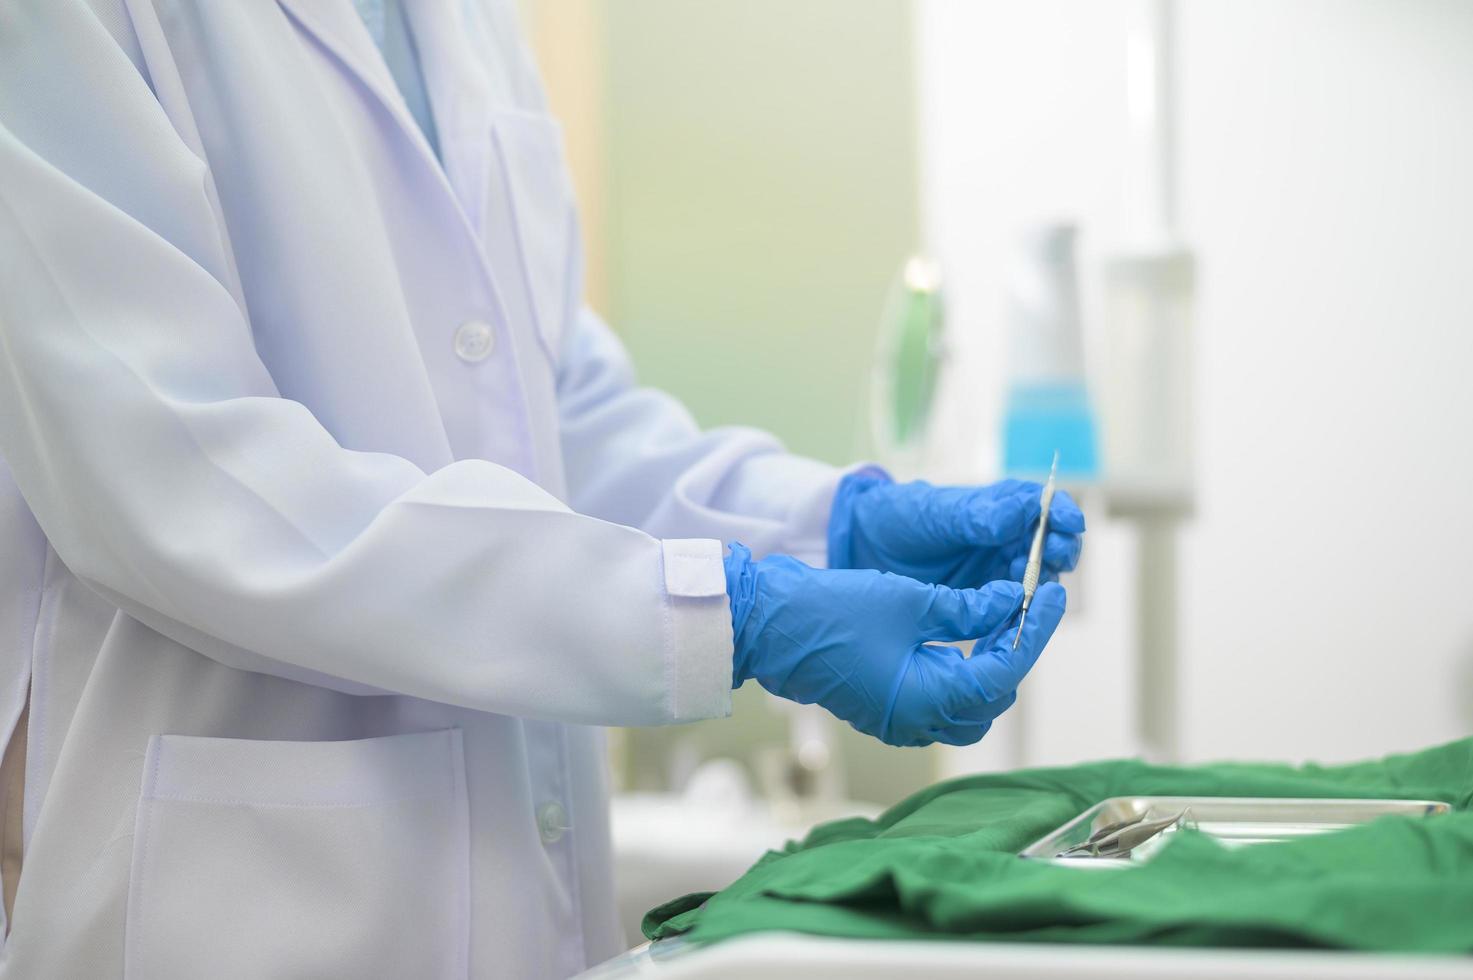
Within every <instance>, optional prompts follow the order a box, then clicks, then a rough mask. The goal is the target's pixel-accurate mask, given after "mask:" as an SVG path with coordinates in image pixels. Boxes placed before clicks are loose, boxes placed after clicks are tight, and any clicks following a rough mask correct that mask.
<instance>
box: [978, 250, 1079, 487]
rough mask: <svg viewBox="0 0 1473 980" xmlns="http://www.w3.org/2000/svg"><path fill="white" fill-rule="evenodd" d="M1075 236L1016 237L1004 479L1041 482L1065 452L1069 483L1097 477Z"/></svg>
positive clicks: (1010, 297)
mask: <svg viewBox="0 0 1473 980" xmlns="http://www.w3.org/2000/svg"><path fill="white" fill-rule="evenodd" d="M1075 234H1076V232H1075V228H1074V226H1073V225H1069V224H1058V223H1050V224H1041V225H1036V226H1034V227H1031V228H1028V229H1027V230H1025V231H1024V233H1023V234H1022V235H1021V236H1020V237H1019V240H1018V251H1017V254H1016V255H1015V257H1014V260H1013V262H1012V264H1011V265H1010V267H1009V269H1008V276H1007V284H1006V285H1007V318H1008V324H1009V333H1010V349H1009V361H1008V368H1009V374H1010V378H1009V382H1008V389H1007V405H1006V408H1005V409H1004V417H1003V439H1002V443H1003V471H1004V472H1005V473H1007V474H1008V475H1009V476H1036V475H1038V474H1041V473H1042V472H1043V471H1044V468H1045V467H1046V465H1047V464H1048V460H1049V454H1050V453H1051V452H1053V451H1054V450H1056V449H1058V450H1062V451H1063V455H1064V459H1065V460H1066V464H1065V466H1066V469H1065V475H1066V476H1068V477H1072V478H1074V479H1076V480H1093V479H1094V478H1095V477H1096V476H1097V475H1098V470H1099V460H1098V454H1097V451H1096V438H1095V421H1094V413H1093V411H1092V409H1091V407H1090V399H1089V392H1088V388H1087V386H1086V384H1085V376H1084V352H1083V342H1082V339H1081V337H1080V326H1079V320H1080V318H1079V288H1078V281H1077V280H1078V276H1077V274H1076V270H1075V262H1074V239H1075Z"/></svg>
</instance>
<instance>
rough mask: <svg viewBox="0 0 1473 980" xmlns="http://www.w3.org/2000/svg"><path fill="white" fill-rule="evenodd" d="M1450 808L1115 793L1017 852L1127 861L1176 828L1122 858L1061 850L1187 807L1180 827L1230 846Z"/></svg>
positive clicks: (1147, 852) (1076, 861)
mask: <svg viewBox="0 0 1473 980" xmlns="http://www.w3.org/2000/svg"><path fill="white" fill-rule="evenodd" d="M1451 809H1452V807H1451V806H1449V805H1448V804H1446V803H1440V802H1437V801H1435V800H1337V799H1320V800H1315V799H1272V798H1256V797H1245V796H1116V797H1113V798H1111V799H1108V800H1104V801H1103V802H1100V803H1097V804H1095V805H1094V806H1092V807H1090V808H1089V809H1088V810H1085V811H1084V812H1083V813H1081V814H1080V815H1079V816H1077V817H1075V818H1074V819H1073V820H1070V821H1069V822H1068V823H1066V824H1064V825H1063V826H1062V827H1060V828H1058V829H1057V830H1055V831H1052V832H1051V833H1049V834H1048V835H1047V836H1045V837H1043V838H1041V839H1039V840H1037V841H1035V842H1034V843H1032V844H1030V845H1028V846H1027V847H1025V848H1024V849H1023V850H1021V851H1019V852H1018V854H1019V856H1020V857H1025V858H1037V859H1041V860H1047V861H1054V862H1056V863H1059V864H1067V865H1071V866H1077V867H1094V868H1106V867H1115V868H1118V867H1128V866H1130V865H1132V864H1139V863H1141V862H1143V861H1148V860H1150V859H1151V856H1152V855H1154V854H1155V853H1156V852H1157V851H1159V850H1160V849H1161V848H1162V847H1163V846H1164V845H1165V843H1166V841H1167V840H1168V839H1169V838H1170V836H1171V835H1172V834H1173V833H1176V832H1177V828H1168V829H1166V830H1164V831H1162V832H1161V833H1160V834H1158V835H1156V836H1155V837H1153V838H1151V839H1150V840H1148V841H1146V842H1145V843H1143V844H1141V845H1139V846H1137V847H1136V848H1134V849H1133V850H1132V851H1130V853H1129V854H1128V855H1123V856H1093V855H1089V854H1083V853H1081V854H1073V855H1070V856H1068V857H1062V856H1060V853H1061V852H1062V851H1065V850H1068V849H1069V848H1071V847H1073V846H1075V845H1077V844H1082V843H1083V842H1085V841H1087V840H1089V838H1090V837H1091V835H1093V834H1094V833H1095V832H1096V831H1099V830H1101V829H1102V828H1105V827H1108V826H1110V825H1111V824H1115V823H1120V822H1123V821H1129V820H1135V819H1141V820H1159V819H1165V818H1168V817H1172V816H1175V815H1176V814H1178V813H1181V812H1182V811H1188V812H1187V814H1186V817H1185V819H1184V820H1183V825H1185V826H1187V827H1190V828H1192V829H1194V830H1198V831H1200V832H1202V833H1204V834H1207V835H1208V836H1210V837H1214V838H1216V839H1217V840H1218V841H1219V842H1221V843H1222V844H1224V845H1226V846H1228V847H1245V846H1249V845H1253V844H1270V843H1274V842H1276V841H1285V840H1293V839H1294V838H1296V837H1308V836H1311V835H1314V834H1324V833H1329V832H1331V831H1335V830H1343V829H1345V828H1346V827H1352V826H1354V825H1356V824H1361V823H1366V822H1367V821H1370V820H1374V819H1376V818H1377V817H1384V816H1389V815H1392V814H1400V815H1402V816H1412V817H1427V816H1431V815H1433V814H1437V813H1447V812H1448V811H1449V810H1451Z"/></svg>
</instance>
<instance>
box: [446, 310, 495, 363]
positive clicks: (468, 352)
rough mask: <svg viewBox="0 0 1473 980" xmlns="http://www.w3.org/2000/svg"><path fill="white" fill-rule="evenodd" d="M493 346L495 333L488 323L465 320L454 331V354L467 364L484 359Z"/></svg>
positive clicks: (489, 353)
mask: <svg viewBox="0 0 1473 980" xmlns="http://www.w3.org/2000/svg"><path fill="white" fill-rule="evenodd" d="M495 347H496V334H495V332H494V331H493V330H492V329H491V325H490V324H488V323H483V322H482V321H480V320H467V321H466V322H464V323H462V324H461V325H460V327H459V328H458V329H456V331H455V356H456V357H458V358H460V359H461V360H462V361H465V362H466V363H467V364H474V363H476V362H477V361H484V360H485V359H486V358H487V357H489V356H490V355H491V351H492V350H493V349H495Z"/></svg>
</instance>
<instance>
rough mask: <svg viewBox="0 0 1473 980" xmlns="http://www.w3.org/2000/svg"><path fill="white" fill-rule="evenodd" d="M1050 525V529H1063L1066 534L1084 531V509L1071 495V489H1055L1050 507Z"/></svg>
mask: <svg viewBox="0 0 1473 980" xmlns="http://www.w3.org/2000/svg"><path fill="white" fill-rule="evenodd" d="M1048 527H1049V530H1050V531H1063V532H1064V533H1065V534H1083V533H1084V511H1082V510H1080V509H1079V505H1078V504H1077V503H1075V502H1074V498H1073V497H1071V496H1069V491H1067V490H1056V491H1054V500H1053V503H1051V504H1049V509H1048Z"/></svg>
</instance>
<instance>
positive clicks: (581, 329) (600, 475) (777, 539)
mask: <svg viewBox="0 0 1473 980" xmlns="http://www.w3.org/2000/svg"><path fill="white" fill-rule="evenodd" d="M558 399H559V404H560V410H561V417H562V438H563V455H564V459H565V460H566V463H567V475H568V486H569V492H570V494H571V502H572V504H573V507H574V508H575V509H577V510H578V511H579V512H581V513H585V514H595V515H597V516H599V517H603V518H605V519H607V520H610V521H617V522H619V523H621V524H630V525H633V526H635V527H640V528H643V529H644V530H645V531H647V532H649V533H650V534H653V535H656V536H659V537H715V538H720V539H722V540H724V541H731V540H738V541H741V542H742V543H743V544H745V545H747V546H748V547H750V548H751V549H752V551H753V553H754V554H755V555H757V556H758V557H761V556H762V555H763V554H767V553H770V552H780V553H784V554H790V555H794V556H796V557H798V558H800V559H802V560H803V561H805V562H807V563H809V564H811V565H815V566H819V567H822V566H823V565H824V564H825V562H826V557H827V544H826V539H827V528H828V518H829V508H830V504H831V502H832V500H833V497H834V490H835V488H836V487H837V485H838V482H839V479H840V478H841V477H842V476H843V471H841V470H839V469H838V468H836V467H833V466H829V465H827V464H824V463H819V462H815V461H813V460H809V459H805V458H803V457H801V456H794V455H791V454H789V453H787V452H785V451H784V450H783V447H782V444H781V443H779V442H778V441H777V440H776V439H775V438H773V437H772V436H770V435H768V434H767V433H764V432H759V431H757V430H755V429H746V428H738V427H728V428H716V429H710V430H707V431H702V430H701V429H700V428H699V427H698V426H697V425H696V423H695V420H694V419H692V418H691V415H690V413H689V412H688V411H686V409H685V408H684V406H682V405H681V404H680V402H678V401H677V400H675V399H674V398H672V397H670V396H669V395H667V394H665V393H663V392H660V391H656V390H654V389H651V388H645V387H640V386H639V385H638V384H637V383H636V381H635V377H634V371H633V368H632V366H631V364H630V360H629V356H628V354H627V353H626V352H625V350H624V348H623V346H622V345H621V344H620V343H619V340H618V338H616V337H615V336H614V334H613V332H612V331H611V330H610V329H609V328H608V326H606V325H605V324H604V323H603V321H602V320H600V319H599V317H598V316H597V315H596V314H595V313H594V312H593V311H592V310H590V309H588V308H587V307H584V308H583V309H582V310H581V311H580V313H579V314H578V316H577V318H576V320H575V322H574V324H573V326H572V330H571V334H570V336H569V337H568V338H567V340H566V342H565V345H564V349H563V354H562V364H561V368H560V370H559V372H558Z"/></svg>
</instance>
